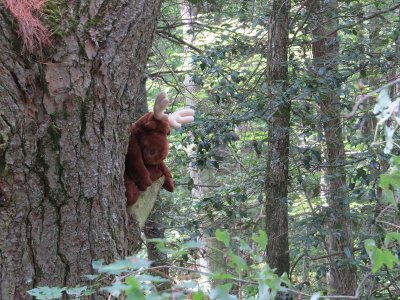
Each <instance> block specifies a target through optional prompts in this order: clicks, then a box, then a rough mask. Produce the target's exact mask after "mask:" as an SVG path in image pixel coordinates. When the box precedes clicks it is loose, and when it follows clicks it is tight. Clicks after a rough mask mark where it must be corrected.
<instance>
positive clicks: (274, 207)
mask: <svg viewBox="0 0 400 300" xmlns="http://www.w3.org/2000/svg"><path fill="white" fill-rule="evenodd" d="M289 13H290V1H286V0H274V1H273V3H272V9H271V23H270V34H269V53H268V55H269V57H268V70H267V76H268V83H269V97H270V100H269V101H270V102H269V108H270V110H269V111H270V115H269V119H268V157H267V170H266V174H267V175H266V183H265V185H266V188H265V190H266V212H265V224H266V231H267V235H268V237H269V239H268V240H269V242H268V245H267V262H268V263H269V265H270V266H271V267H272V268H276V269H277V273H278V274H279V275H281V274H283V273H284V272H286V273H289V239H288V205H287V194H288V169H289V126H290V124H289V123H290V102H289V100H288V98H287V96H286V95H285V93H286V86H287V85H286V80H287V77H288V66H287V52H288V36H289Z"/></svg>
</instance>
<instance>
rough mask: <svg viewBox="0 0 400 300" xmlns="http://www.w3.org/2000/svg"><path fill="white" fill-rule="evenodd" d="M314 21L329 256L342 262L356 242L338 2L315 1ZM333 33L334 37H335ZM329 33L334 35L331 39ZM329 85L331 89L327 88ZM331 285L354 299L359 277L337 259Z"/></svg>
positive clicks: (331, 263) (332, 267)
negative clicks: (344, 124) (342, 93)
mask: <svg viewBox="0 0 400 300" xmlns="http://www.w3.org/2000/svg"><path fill="white" fill-rule="evenodd" d="M311 9H313V17H312V25H313V29H312V34H313V44H312V52H313V58H314V66H315V68H316V70H317V71H318V72H317V73H318V74H319V76H320V78H319V80H320V85H321V86H320V89H319V95H320V100H319V106H320V111H321V122H322V127H323V131H324V144H325V145H324V148H325V149H324V156H325V165H326V167H325V169H324V176H325V184H326V188H325V191H324V192H325V197H326V199H327V202H328V209H329V220H328V225H327V226H328V228H330V229H331V232H330V234H329V238H328V252H329V253H337V252H341V253H342V257H341V259H346V258H347V257H348V256H349V255H350V256H352V253H353V239H352V231H351V219H350V215H349V214H350V209H349V202H348V201H349V198H348V189H347V185H346V173H345V169H344V164H345V161H346V155H345V149H344V142H343V135H342V125H341V119H340V116H341V106H340V98H339V97H338V96H337V93H336V91H337V88H339V80H338V77H337V73H338V58H339V42H338V36H337V32H335V31H334V30H335V29H336V28H337V26H338V24H337V18H334V17H335V16H336V13H337V2H336V1H335V0H332V1H329V2H324V3H322V2H319V1H314V5H313V7H312V8H311ZM332 32H333V33H332ZM328 33H331V34H329V35H328ZM327 82H329V85H327ZM329 267H330V270H329V274H328V285H329V289H330V293H333V294H340V295H343V294H344V295H354V293H355V291H356V288H357V281H356V273H355V270H354V268H353V267H351V266H349V264H344V265H340V262H339V260H337V259H335V257H333V256H332V257H330V258H329Z"/></svg>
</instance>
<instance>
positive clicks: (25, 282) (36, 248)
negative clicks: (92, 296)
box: [0, 0, 161, 299]
mask: <svg viewBox="0 0 400 300" xmlns="http://www.w3.org/2000/svg"><path fill="white" fill-rule="evenodd" d="M160 2H161V1H160V0H148V1H144V0H143V1H139V0H132V1H128V0H122V1H121V0H103V1H102V0H100V1H94V0H93V1H89V0H81V1H68V2H66V3H65V5H67V6H69V7H68V9H67V10H66V15H65V16H64V18H65V19H63V20H60V22H61V21H62V22H63V24H65V27H66V30H65V32H64V35H63V36H61V37H60V36H59V37H55V40H54V44H53V48H52V49H46V51H45V53H43V55H42V56H33V55H32V56H28V55H27V54H23V53H21V52H20V49H21V48H22V47H21V45H20V41H19V38H18V36H17V34H16V32H17V30H18V29H17V28H16V27H15V26H16V25H15V22H13V20H12V17H11V16H10V14H9V13H8V11H6V9H5V8H4V6H1V5H0V133H1V134H0V136H1V137H2V138H1V140H0V144H1V146H0V198H1V201H0V206H1V210H0V298H1V299H25V298H29V297H27V294H26V291H27V290H29V289H31V288H33V287H37V286H46V285H49V286H74V285H75V284H77V283H79V282H80V281H81V278H80V276H81V275H83V274H89V273H91V262H92V261H93V260H96V259H100V258H103V259H105V261H106V262H109V261H112V260H114V259H117V258H121V257H124V256H126V255H127V254H128V250H127V249H128V238H129V235H130V231H131V229H130V228H128V227H127V223H128V221H127V220H128V219H127V214H126V204H125V202H126V199H125V196H124V193H125V189H124V186H123V172H124V160H125V153H126V149H127V142H128V137H129V126H130V123H131V121H132V119H133V118H134V117H135V116H134V115H135V110H136V109H138V108H139V106H144V105H145V104H144V103H143V101H140V99H139V98H138V97H137V95H138V89H139V86H140V84H139V83H140V79H141V78H142V76H143V72H144V69H145V66H146V61H147V56H148V52H149V48H150V45H151V42H152V38H153V32H154V28H155V24H156V19H157V16H158V15H159V8H160ZM67 3H68V4H67ZM67 27H71V28H70V30H68V28H67ZM133 241H135V237H133Z"/></svg>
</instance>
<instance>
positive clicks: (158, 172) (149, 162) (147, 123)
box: [124, 93, 194, 206]
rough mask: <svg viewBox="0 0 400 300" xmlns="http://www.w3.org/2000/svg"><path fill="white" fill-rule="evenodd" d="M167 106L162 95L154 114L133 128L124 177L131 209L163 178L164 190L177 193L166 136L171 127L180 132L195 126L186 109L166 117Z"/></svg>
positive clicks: (192, 112)
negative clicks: (167, 162) (185, 125)
mask: <svg viewBox="0 0 400 300" xmlns="http://www.w3.org/2000/svg"><path fill="white" fill-rule="evenodd" d="M168 103H169V101H168V99H167V96H166V94H165V93H160V94H159V95H158V96H157V98H156V102H155V105H154V113H153V112H149V113H147V114H145V115H144V116H143V117H141V118H140V119H139V120H138V121H136V122H135V123H134V124H133V125H132V127H131V136H130V140H129V146H128V153H127V154H126V158H125V174H124V184H125V189H126V192H125V195H126V198H127V204H128V206H130V205H133V204H135V203H136V201H137V200H138V198H139V195H140V191H145V190H146V189H147V188H148V187H149V186H151V184H152V183H153V182H154V181H156V180H157V179H159V178H160V177H161V176H164V184H163V188H165V189H166V190H167V191H169V192H173V191H174V182H173V180H172V175H171V172H170V171H169V169H168V167H167V166H166V165H165V163H164V159H165V158H166V157H167V155H168V150H169V144H168V140H167V135H169V134H170V131H171V127H173V128H179V127H181V124H183V123H190V122H193V119H194V118H193V115H194V111H193V110H192V109H187V108H186V109H181V110H178V111H176V112H175V113H173V114H170V115H167V114H165V113H164V110H165V108H166V107H167V105H168Z"/></svg>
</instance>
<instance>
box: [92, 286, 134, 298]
mask: <svg viewBox="0 0 400 300" xmlns="http://www.w3.org/2000/svg"><path fill="white" fill-rule="evenodd" d="M130 287H131V286H130V285H127V284H125V283H121V282H117V283H114V284H113V285H112V286H106V287H102V288H101V289H100V291H106V292H108V293H110V294H111V296H113V297H119V296H120V295H121V293H122V292H124V291H125V290H128V289H129V288H130Z"/></svg>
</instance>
